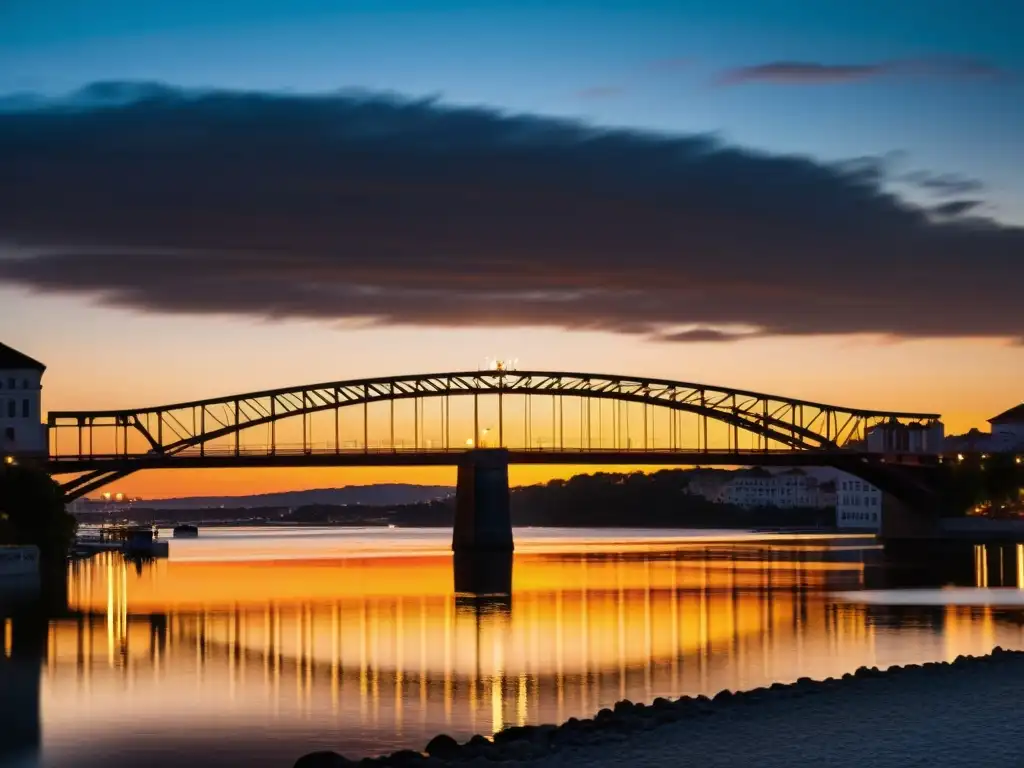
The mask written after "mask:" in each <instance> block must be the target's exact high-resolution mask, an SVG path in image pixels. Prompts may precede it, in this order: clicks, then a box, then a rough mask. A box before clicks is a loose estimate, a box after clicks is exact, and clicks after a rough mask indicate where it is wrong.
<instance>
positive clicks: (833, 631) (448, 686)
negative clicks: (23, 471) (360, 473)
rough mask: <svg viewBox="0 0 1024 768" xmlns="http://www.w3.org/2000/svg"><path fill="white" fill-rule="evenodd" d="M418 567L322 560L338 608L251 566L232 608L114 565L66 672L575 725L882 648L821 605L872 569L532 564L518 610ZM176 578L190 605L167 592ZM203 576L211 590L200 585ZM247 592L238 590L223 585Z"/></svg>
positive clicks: (91, 581)
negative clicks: (784, 654) (786, 652)
mask: <svg viewBox="0 0 1024 768" xmlns="http://www.w3.org/2000/svg"><path fill="white" fill-rule="evenodd" d="M414 560H415V562H409V563H406V564H404V565H403V564H402V563H401V562H400V559H395V560H393V561H391V562H390V563H376V564H373V565H367V563H365V562H363V563H359V562H355V563H342V564H338V563H324V564H320V565H318V566H314V567H315V568H317V569H319V570H321V571H323V572H322V573H320V574H318V576H319V578H318V583H325V584H329V585H330V586H329V587H328V588H327V591H335V592H337V591H341V592H345V591H350V592H352V594H347V595H345V594H342V595H341V596H339V597H337V598H336V599H333V600H332V599H325V598H324V597H323V596H321V595H318V594H315V593H316V592H317V588H316V586H315V584H311V585H310V588H309V591H310V592H312V593H314V594H311V595H310V596H309V597H308V598H306V599H295V598H296V596H295V595H292V594H290V593H291V591H292V586H291V585H293V584H295V583H296V582H295V581H294V580H293V579H294V578H295V576H296V574H297V573H304V574H305V575H306V576H307V577H308V576H309V575H310V568H311V565H310V563H308V562H304V563H300V564H289V563H275V564H273V565H272V566H269V567H267V568H261V569H259V570H252V571H251V576H250V577H249V578H250V583H249V585H248V588H247V589H246V592H245V593H244V594H242V596H241V597H240V598H238V599H237V600H235V601H225V600H223V599H222V597H221V595H219V594H218V592H219V591H220V590H219V589H218V587H217V585H216V584H215V583H213V582H211V581H209V580H208V579H207V575H208V574H207V573H205V571H206V570H208V567H204V566H203V565H202V564H198V563H197V564H191V565H189V564H180V565H179V566H178V567H175V565H176V564H174V563H158V564H156V567H155V568H150V569H147V571H145V572H143V574H142V575H141V576H137V575H135V574H134V573H133V572H132V571H131V570H130V569H129V568H128V567H126V566H125V565H124V564H123V563H120V562H118V561H117V560H115V559H114V558H113V557H108V558H98V559H95V560H94V561H92V562H87V563H84V564H82V565H81V566H80V568H81V571H80V574H79V575H78V576H77V578H76V579H74V581H73V584H72V588H71V592H70V594H69V604H70V606H71V608H72V610H74V611H78V612H79V613H78V615H77V616H76V617H75V618H74V619H73V620H64V621H61V622H58V623H57V624H56V625H55V626H54V627H53V628H52V630H51V638H50V644H49V667H50V670H51V678H50V679H51V680H53V681H54V683H56V682H57V681H58V680H60V679H62V676H61V675H60V674H59V672H60V670H61V669H62V668H65V667H66V666H68V665H73V666H74V667H75V668H76V669H77V675H76V677H75V680H76V683H75V684H76V685H85V686H88V685H90V684H91V682H90V681H91V677H92V675H93V673H94V672H95V671H96V670H102V673H101V674H102V676H104V677H107V676H109V675H110V674H115V673H116V674H119V675H120V676H122V677H124V678H126V679H131V680H133V681H134V682H133V685H136V686H138V685H140V684H144V683H143V681H147V680H148V681H151V683H150V684H153V685H156V684H158V683H157V681H159V680H160V679H162V678H164V677H168V676H169V677H180V676H181V675H182V674H183V673H184V674H186V675H188V676H196V677H197V678H204V679H205V678H207V677H208V676H209V675H211V674H212V675H214V676H215V677H217V678H220V679H221V680H222V681H223V682H224V683H226V688H225V690H227V691H229V692H235V695H242V694H241V691H243V690H244V689H246V688H247V687H252V686H253V685H255V686H256V687H258V688H260V687H262V688H263V689H265V690H266V689H268V687H269V689H270V690H272V691H273V692H274V693H273V694H272V695H274V696H275V697H276V696H277V692H278V691H281V690H282V689H284V688H285V687H291V686H294V687H295V691H296V695H297V697H298V701H300V702H301V701H302V700H305V699H308V698H309V697H311V696H329V697H330V699H331V702H332V707H336V708H340V709H341V710H344V711H348V712H353V713H359V715H360V716H361V717H370V718H371V720H375V719H376V718H379V717H381V716H382V715H383V710H387V711H388V712H389V713H390V714H389V715H387V717H394V718H396V719H401V717H402V710H403V709H408V708H409V707H410V705H411V706H412V708H414V709H419V710H420V711H421V713H425V712H426V710H427V709H434V708H435V707H436V708H438V711H441V712H443V713H444V719H445V722H446V723H447V722H451V719H452V718H453V717H454V718H455V719H456V720H460V721H461V720H465V719H466V718H468V719H469V721H470V723H471V724H472V727H473V728H479V727H500V726H501V724H503V723H508V722H518V721H520V720H525V719H530V720H536V719H564V718H565V717H568V716H570V715H571V714H583V713H587V712H590V711H592V710H593V709H594V708H596V707H598V706H599V705H604V704H607V703H609V702H610V701H614V700H616V699H619V698H623V697H634V698H644V699H650V698H652V697H653V696H656V695H659V694H670V693H671V694H676V695H678V694H679V693H684V692H693V693H696V692H698V691H706V690H709V689H710V688H714V689H715V690H717V689H719V688H722V687H734V688H735V687H750V686H752V685H758V684H760V683H761V682H763V681H767V680H771V679H778V678H779V677H786V673H785V670H783V669H780V668H779V667H778V666H777V664H778V661H777V657H778V654H777V651H778V649H780V648H784V649H792V651H791V652H790V653H791V654H792V658H789V659H788V660H787V662H786V663H787V664H792V665H794V666H798V667H799V668H800V669H801V670H802V672H801V674H804V673H806V671H807V670H808V669H813V668H814V667H815V666H819V665H822V664H824V665H825V666H826V667H827V665H828V657H829V656H830V655H833V654H839V655H845V654H847V653H849V652H851V651H853V650H855V649H856V651H857V652H858V653H863V651H864V649H865V648H866V647H870V646H871V638H870V635H871V631H872V630H871V628H870V626H868V624H867V622H866V620H865V614H864V610H863V609H861V608H858V607H856V606H844V605H837V604H829V603H828V601H826V600H825V599H824V596H823V595H822V590H824V589H829V588H835V589H847V588H856V587H857V586H859V585H860V583H861V580H862V569H861V566H860V565H859V564H857V563H836V562H791V561H784V560H779V561H777V562H772V561H771V560H768V561H757V560H750V561H742V560H735V559H734V560H717V561H716V560H715V559H711V558H707V557H706V556H704V555H703V554H696V553H695V559H694V560H691V561H687V560H682V561H675V560H663V561H659V560H647V561H633V562H630V561H628V560H623V559H621V558H619V559H607V560H593V559H590V558H579V559H575V560H573V561H566V560H562V559H559V560H548V559H545V558H542V557H536V558H530V557H526V558H520V559H519V560H517V564H516V568H517V574H518V575H517V578H516V589H515V592H514V598H513V599H514V604H513V605H512V606H511V609H510V610H502V609H501V607H500V604H498V605H495V604H494V603H493V602H490V603H484V604H482V605H479V604H478V605H474V603H473V601H472V600H471V599H470V600H466V599H462V602H461V604H460V602H459V600H458V599H457V598H456V596H455V595H454V593H453V592H452V591H451V588H450V578H451V576H450V562H451V561H450V558H445V557H436V558H414ZM217 567H218V568H222V566H221V565H219V566H217ZM161 570H165V571H166V572H167V573H165V574H164V575H161ZM188 571H195V572H194V573H192V574H189V573H188ZM292 571H295V573H293V572H292ZM332 571H334V572H333V573H332ZM402 572H406V573H408V572H413V573H416V574H417V578H416V580H415V581H416V584H415V585H414V586H412V587H407V588H406V589H405V590H404V592H405V593H404V594H403V593H402V590H396V589H395V586H396V585H398V584H399V582H398V581H396V577H398V576H400V574H401V573H402ZM342 575H344V577H345V579H344V581H346V582H347V583H348V584H350V585H351V588H350V589H349V590H346V588H345V587H344V585H343V584H341V583H340V580H339V579H338V578H337V577H338V576H342ZM332 576H333V577H334V578H332ZM168 577H173V580H174V582H175V583H176V585H177V587H176V589H175V592H176V593H177V596H173V595H169V594H167V593H166V592H165V591H164V588H163V584H162V579H164V578H168ZM200 582H204V583H207V584H208V585H209V588H208V589H207V590H205V592H206V594H205V596H203V592H198V591H197V592H191V588H192V586H193V585H194V586H196V587H198V585H199V583H200ZM237 583H238V582H237V581H236V580H235V579H233V578H232V579H228V580H227V582H226V585H227V586H226V587H225V588H224V589H225V591H230V590H235V589H236V587H237ZM544 584H559V585H561V586H560V587H556V588H553V589H545V588H543V586H542V585H544ZM275 585H276V586H275ZM375 585H376V586H375ZM365 592H369V593H370V594H365ZM263 593H266V597H265V598H263V597H257V596H258V595H261V594H263ZM361 593H362V594H361ZM246 595H252V597H251V598H247V596H246ZM201 596H203V597H201ZM226 596H227V595H225V597H226ZM865 661H866V662H868V663H870V662H872V659H870V658H868V659H865ZM823 668H824V667H823ZM713 681H714V682H713ZM69 682H70V680H69V679H67V678H64V684H65V685H66V684H68V683H69ZM204 687H205V685H204ZM374 713H375V714H374ZM459 713H461V714H459ZM487 721H489V724H488V725H486V726H485V723H487Z"/></svg>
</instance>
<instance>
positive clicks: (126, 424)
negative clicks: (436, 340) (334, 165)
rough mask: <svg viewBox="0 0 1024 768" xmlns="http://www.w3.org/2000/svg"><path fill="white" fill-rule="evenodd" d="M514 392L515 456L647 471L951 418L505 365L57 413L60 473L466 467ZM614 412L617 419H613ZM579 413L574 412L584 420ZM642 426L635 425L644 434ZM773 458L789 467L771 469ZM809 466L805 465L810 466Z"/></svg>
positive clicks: (54, 458) (503, 422) (845, 449)
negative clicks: (487, 421)
mask: <svg viewBox="0 0 1024 768" xmlns="http://www.w3.org/2000/svg"><path fill="white" fill-rule="evenodd" d="M513 396H518V397H522V398H525V404H524V407H523V422H522V432H523V434H524V436H525V440H524V449H523V450H522V451H517V452H516V454H515V457H517V458H518V459H520V460H526V461H530V462H532V463H545V462H546V463H592V462H597V463H625V462H627V461H633V462H634V463H640V462H638V461H636V459H638V458H640V457H641V456H642V457H643V458H644V459H645V462H649V461H651V459H652V457H653V459H654V462H653V463H662V464H672V463H690V462H692V461H693V460H694V459H698V460H699V459H701V457H705V458H710V457H711V456H712V455H728V456H730V457H733V458H735V459H740V460H741V459H743V458H744V457H748V458H753V457H755V456H756V457H760V458H759V459H758V460H757V461H756V462H754V461H751V462H750V463H782V461H783V460H784V459H786V458H787V457H789V458H795V457H796V456H797V455H798V454H802V453H807V452H810V453H818V454H821V453H827V454H834V453H837V452H840V453H844V454H848V453H850V452H851V451H856V450H863V445H864V441H865V438H866V435H867V432H868V430H869V429H871V428H873V427H879V426H884V425H892V424H904V425H906V424H925V425H927V424H930V423H932V422H935V421H936V420H937V419H938V418H939V415H938V414H932V413H906V412H894V411H874V410H865V409H858V408H845V407H841V406H835V405H828V404H825V403H817V402H813V401H808V400H800V399H794V398H787V397H781V396H777V395H770V394H765V393H761V392H752V391H749V390H742V389H732V388H727V387H716V386H711V385H705V384H695V383H689V382H681V381H671V380H667V379H655V378H636V377H626V376H616V375H608V374H596V373H578V372H553V371H514V370H505V369H501V368H499V369H497V370H486V371H461V372H452V373H434V374H414V375H405V376H389V377H381V378H368V379H354V380H346V381H335V382H327V383H320V384H311V385H306V386H301V387H292V388H282V389H274V390H265V391H260V392H250V393H246V394H238V395H231V396H228V397H221V398H211V399H206V400H195V401H190V402H182V403H174V404H170V405H163V406H156V407H150V408H140V409H125V410H108V411H54V412H51V413H50V414H49V417H48V428H49V435H50V437H49V439H50V452H49V457H48V460H47V466H48V469H49V470H50V472H51V473H54V474H67V473H82V474H81V475H80V476H79V477H76V478H74V479H73V480H70V481H68V482H67V483H65V485H64V488H65V491H66V493H67V495H68V497H69V498H77V497H79V496H82V495H84V494H86V493H89V492H91V491H93V490H96V489H97V488H99V487H102V486H103V485H105V484H107V483H109V482H112V481H114V480H117V479H119V478H121V477H124V476H126V475H128V474H131V473H132V472H136V471H139V470H142V469H147V468H158V467H159V468H166V467H174V466H182V467H184V466H274V465H277V466H288V465H295V464H297V463H299V464H301V463H306V464H309V463H318V464H320V465H331V464H335V465H336V464H363V465H386V464H396V463H397V464H404V465H415V464H445V463H447V464H455V463H457V456H458V455H461V454H463V453H465V451H466V449H467V445H469V446H477V445H480V438H481V434H482V433H481V427H480V409H479V402H480V399H481V398H484V397H490V398H494V399H496V400H497V411H498V413H497V430H496V431H497V436H496V447H497V446H506V444H507V441H506V439H505V436H506V431H507V430H508V429H509V427H510V426H511V425H510V424H509V423H508V419H507V418H506V416H505V410H506V408H505V402H506V398H509V397H513ZM453 397H456V398H457V397H463V398H467V397H471V398H472V401H473V416H472V421H473V423H472V428H473V438H471V439H470V440H469V441H466V443H465V444H464V443H463V442H461V441H459V440H456V441H454V442H453V441H452V418H451V398H453ZM537 398H541V399H542V401H543V400H549V401H550V409H549V410H550V415H548V414H547V413H545V415H544V420H545V424H544V428H547V429H550V430H551V432H550V439H549V441H548V442H547V443H546V444H544V443H538V444H537V445H533V441H531V439H530V435H531V434H532V430H533V429H534V427H535V424H534V419H533V413H534V404H535V403H537ZM567 398H577V399H579V403H580V404H579V409H578V424H576V425H574V426H572V427H570V429H571V430H572V434H571V435H570V434H567V425H566V423H565V422H566V413H567V409H566V407H565V402H566V399H567ZM427 400H435V401H439V405H440V407H439V409H438V412H437V418H438V419H439V430H438V432H437V434H438V435H439V439H438V440H436V441H426V440H424V439H423V432H424V428H423V426H422V425H423V421H424V418H425V417H424V412H425V407H424V405H425V401H427ZM401 401H413V405H414V408H415V413H414V431H415V437H414V439H413V441H412V445H411V447H409V446H406V445H405V444H404V442H403V443H402V444H399V443H398V442H396V439H395V423H396V422H395V404H396V403H399V402H401ZM378 403H383V404H388V405H389V407H390V410H389V417H390V418H389V424H388V429H389V432H388V438H387V439H381V440H379V441H378V442H377V445H376V446H375V447H371V439H370V421H371V420H370V416H369V409H370V406H372V405H375V404H378ZM595 405H596V407H597V424H596V428H595V423H594V413H593V411H594V406H595ZM609 406H610V409H611V410H612V413H611V416H610V418H609V419H608V422H609V423H608V424H605V418H606V416H607V413H606V412H607V410H608V409H609ZM638 407H639V408H642V410H643V414H642V418H641V421H642V426H641V428H640V429H639V430H637V431H639V432H640V433H642V438H641V436H640V435H637V436H636V443H635V444H634V442H633V437H632V436H631V435H630V425H629V414H630V410H631V409H632V410H633V411H634V412H635V411H636V409H637V408H638ZM346 409H347V411H348V412H349V413H352V412H353V411H355V412H357V413H358V411H359V410H361V411H362V413H361V417H362V419H361V422H362V423H361V429H357V430H355V431H354V432H355V439H354V440H350V441H349V442H348V443H343V441H342V431H341V426H340V425H341V418H340V417H341V414H342V413H343V412H345V411H346ZM538 410H541V409H539V408H538ZM652 412H654V413H659V412H660V413H661V414H663V415H665V417H666V418H667V422H668V423H667V425H666V424H664V423H663V424H662V425H661V426H662V427H663V429H662V435H661V437H660V443H659V442H658V440H659V437H658V435H657V431H656V430H655V429H654V424H653V422H652V420H651V417H650V413H652ZM332 413H333V433H334V434H333V435H331V437H332V438H333V441H332V442H330V441H329V442H328V443H327V444H325V445H324V446H322V447H315V446H314V444H313V443H312V439H311V435H310V432H311V431H312V421H311V420H312V418H313V417H314V416H317V415H320V416H324V415H326V416H328V418H329V417H330V415H331V414H332ZM576 415H577V414H575V413H573V412H572V410H570V416H571V417H575V416H576ZM295 417H301V419H302V441H301V444H300V446H298V447H292V446H291V445H290V444H285V443H283V442H282V441H281V440H279V437H278V425H279V424H280V423H281V422H283V421H284V420H286V419H292V418H295ZM684 419H685V426H686V430H685V435H684ZM623 421H625V423H623ZM636 426H637V425H636V416H634V427H633V429H634V430H636ZM260 427H265V428H266V433H265V434H266V435H267V437H266V443H265V444H264V445H261V446H259V447H255V448H254V447H253V446H252V445H251V443H243V441H242V435H243V434H244V433H246V432H247V431H248V434H253V433H254V430H256V429H257V428H260ZM606 427H607V429H606ZM322 429H323V425H321V430H322ZM576 429H578V441H576V437H577V435H576ZM713 429H714V430H717V437H718V440H719V444H718V445H713V442H714V441H713V439H712V435H711V432H712V430H713ZM360 432H361V434H360ZM352 433H353V431H352V430H350V431H349V432H348V434H349V435H350V436H351V435H352ZM741 435H745V436H747V437H748V439H750V441H751V448H750V449H748V450H743V449H741V448H740V436H741ZM69 437H70V440H69ZM595 437H597V438H598V439H597V440H596V441H595ZM493 439H494V438H492V440H493ZM609 441H610V442H611V445H609ZM595 442H596V446H595ZM69 443H70V445H69ZM754 443H756V445H754ZM332 457H333V458H332ZM768 457H773V458H775V459H776V461H774V462H770V461H767V459H768ZM802 458H803V459H804V460H805V461H804V462H802V463H806V459H810V458H811V457H810V456H803V457H802ZM314 459H317V461H316V462H314V461H313V460H314ZM584 459H585V461H584ZM515 460H516V458H514V459H513V461H515ZM738 463H743V462H742V461H739V462H738Z"/></svg>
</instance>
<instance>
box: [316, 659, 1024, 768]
mask: <svg viewBox="0 0 1024 768" xmlns="http://www.w3.org/2000/svg"><path fill="white" fill-rule="evenodd" d="M1022 685H1024V653H1019V652H1004V651H1001V650H1000V649H996V651H995V652H994V653H993V655H991V656H986V657H980V658H964V657H960V658H959V659H958V660H957V661H956V662H954V663H952V664H927V665H923V666H914V665H912V666H908V667H903V668H892V669H891V670H888V671H878V670H867V669H861V670H859V671H858V673H857V674H856V675H846V676H844V678H843V679H842V680H829V681H825V682H812V681H810V680H802V681H800V682H798V683H795V684H793V685H787V686H783V685H776V686H773V688H772V689H759V690H757V691H752V692H747V693H741V694H738V695H737V694H728V693H727V694H719V695H718V696H716V697H715V698H714V700H713V701H712V700H709V699H706V698H698V699H689V698H684V699H681V700H677V701H667V700H658V701H656V702H655V703H654V704H653V705H646V706H645V705H632V704H629V703H622V702H620V703H619V704H618V705H616V708H615V711H614V712H612V711H609V710H605V711H603V712H602V713H600V714H598V716H596V717H595V718H594V719H593V720H592V721H579V722H577V721H570V722H569V723H566V724H563V725H562V726H560V727H558V728H556V727H554V726H539V727H527V728H513V729H510V730H508V731H506V732H504V733H501V734H498V735H497V736H496V738H495V740H494V743H493V744H490V743H486V742H484V740H483V739H481V738H480V737H475V738H474V739H473V740H471V742H469V743H468V744H466V745H460V746H458V747H456V745H455V744H454V742H451V741H450V740H446V739H445V737H440V738H439V739H435V740H434V741H433V742H431V744H430V745H428V751H429V752H431V753H432V756H431V758H429V759H426V760H424V759H423V758H421V757H419V756H418V755H415V753H409V752H405V753H397V754H396V755H394V756H391V757H389V758H384V759H383V760H382V761H381V762H382V763H384V764H393V765H413V764H416V763H420V764H422V765H424V766H427V765H438V766H439V765H442V764H451V765H481V766H483V765H487V764H490V762H491V761H493V760H500V761H502V763H503V764H505V765H509V764H529V765H532V766H537V768H541V767H542V766H543V767H547V766H563V765H564V766H570V765H595V766H636V767H640V766H651V767H654V766H658V767H659V768H660V767H661V766H676V765H682V764H687V763H689V764H699V765H701V766H702V767H703V768H726V767H729V768H732V767H733V766H736V767H739V766H751V765H757V766H762V768H765V767H766V768H774V767H775V766H778V767H779V768H784V767H785V768H788V767H789V766H793V765H803V764H808V765H822V766H835V767H836V768H845V766H850V768H853V767H854V766H857V767H860V766H864V765H871V766H875V767H876V768H890V767H891V768H896V767H897V766H915V765H921V766H930V767H936V768H945V767H946V766H949V767H950V768H952V767H953V766H965V767H966V766H983V765H993V766H994V765H1020V764H1021V760H1020V732H1019V726H1018V724H1017V723H1016V720H1015V719H1014V718H1013V717H1012V716H1007V715H1006V713H1008V712H1012V711H1013V709H1014V706H1015V704H1016V702H1017V701H1018V699H1019V695H1020V690H1021V687H1022ZM446 741H447V742H448V743H447V744H445V742H446ZM312 757H313V756H309V757H307V758H305V759H303V760H300V761H299V762H298V763H297V764H296V768H307V766H308V768H319V766H339V768H340V766H343V765H345V764H347V761H344V760H337V759H334V760H331V759H325V758H326V756H320V757H319V759H310V758H312Z"/></svg>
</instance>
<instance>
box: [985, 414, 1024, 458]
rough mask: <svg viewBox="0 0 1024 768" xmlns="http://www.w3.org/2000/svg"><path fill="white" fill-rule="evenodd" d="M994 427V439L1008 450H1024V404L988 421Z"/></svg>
mask: <svg viewBox="0 0 1024 768" xmlns="http://www.w3.org/2000/svg"><path fill="white" fill-rule="evenodd" d="M988 423H989V424H991V425H992V439H993V441H994V442H996V443H997V444H999V445H1005V446H1006V447H1007V449H1008V450H1013V449H1014V448H1024V403H1021V404H1020V405H1017V406H1014V407H1013V408H1011V409H1010V410H1008V411H1003V412H1002V413H1000V414H999V415H998V416H993V417H992V418H991V419H989V420H988Z"/></svg>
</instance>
